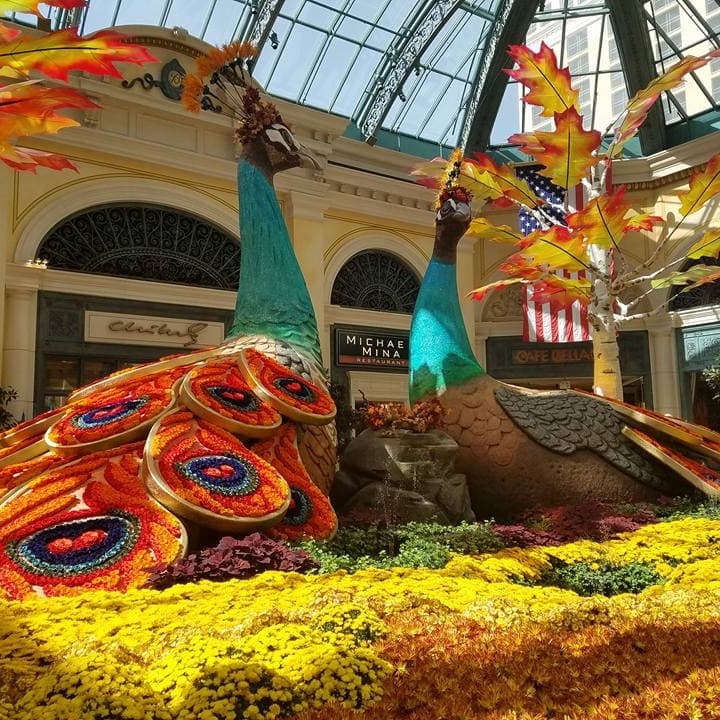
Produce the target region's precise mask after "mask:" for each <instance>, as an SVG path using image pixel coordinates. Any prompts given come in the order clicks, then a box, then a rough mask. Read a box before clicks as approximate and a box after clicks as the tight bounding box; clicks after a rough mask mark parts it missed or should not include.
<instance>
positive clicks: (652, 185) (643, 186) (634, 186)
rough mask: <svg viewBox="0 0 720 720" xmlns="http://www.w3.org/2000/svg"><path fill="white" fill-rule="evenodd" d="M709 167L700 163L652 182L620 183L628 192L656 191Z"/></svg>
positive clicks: (654, 179)
mask: <svg viewBox="0 0 720 720" xmlns="http://www.w3.org/2000/svg"><path fill="white" fill-rule="evenodd" d="M705 167H707V163H706V162H705V163H700V164H699V165H693V166H692V167H689V168H685V169H683V170H678V171H677V172H674V173H671V174H670V175H663V176H661V177H654V178H652V180H639V181H638V182H628V183H619V184H621V185H624V186H625V187H626V188H627V189H628V190H655V189H657V188H660V187H662V186H663V185H672V184H673V183H676V182H677V181H678V180H684V179H685V178H689V177H690V176H691V175H692V174H693V173H695V172H698V171H702V170H704V169H705Z"/></svg>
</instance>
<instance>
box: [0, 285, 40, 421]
mask: <svg viewBox="0 0 720 720" xmlns="http://www.w3.org/2000/svg"><path fill="white" fill-rule="evenodd" d="M36 325H37V290H36V289H35V288H13V287H7V288H6V289H5V327H4V342H3V352H2V359H3V363H2V381H1V382H0V384H1V385H2V386H3V387H12V388H14V389H15V391H16V392H17V395H18V397H17V400H14V401H13V402H12V403H11V404H10V405H8V410H10V412H11V413H12V414H13V415H14V416H15V418H16V419H17V420H20V419H21V418H22V417H23V416H24V417H25V419H26V420H27V419H29V418H31V417H32V416H33V415H34V414H35V412H34V408H33V400H34V396H35V337H36Z"/></svg>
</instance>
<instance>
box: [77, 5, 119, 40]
mask: <svg viewBox="0 0 720 720" xmlns="http://www.w3.org/2000/svg"><path fill="white" fill-rule="evenodd" d="M119 2H120V0H102V2H98V1H97V0H93V1H92V2H91V3H90V4H89V5H88V8H87V10H86V11H85V20H84V22H83V28H82V30H83V33H91V32H95V30H100V29H101V28H106V27H109V26H110V25H111V24H112V21H113V17H115V9H116V8H117V6H118V4H119Z"/></svg>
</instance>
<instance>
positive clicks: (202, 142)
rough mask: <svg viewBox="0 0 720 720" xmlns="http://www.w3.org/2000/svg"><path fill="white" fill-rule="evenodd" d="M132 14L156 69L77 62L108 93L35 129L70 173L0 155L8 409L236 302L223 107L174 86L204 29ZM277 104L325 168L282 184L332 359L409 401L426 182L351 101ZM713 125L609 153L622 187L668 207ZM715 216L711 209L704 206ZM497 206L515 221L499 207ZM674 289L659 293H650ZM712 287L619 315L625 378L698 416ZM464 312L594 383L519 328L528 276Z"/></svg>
mask: <svg viewBox="0 0 720 720" xmlns="http://www.w3.org/2000/svg"><path fill="white" fill-rule="evenodd" d="M123 30H124V31H125V32H127V33H128V34H130V35H131V36H133V37H134V38H136V40H138V41H139V42H143V43H145V44H147V45H149V46H150V47H151V50H152V52H153V53H154V54H155V55H156V57H157V58H158V60H159V62H158V63H157V64H155V65H152V66H148V67H147V68H143V72H148V73H150V74H151V75H152V76H153V78H155V82H154V83H149V82H147V80H146V82H141V81H140V78H138V80H137V81H136V80H135V76H134V75H133V73H132V72H128V73H127V75H126V80H125V82H124V83H120V82H119V81H117V80H114V79H106V80H102V81H101V80H96V79H90V78H86V77H80V78H78V79H77V84H78V85H79V87H81V89H82V90H83V91H84V92H86V93H87V94H89V95H90V96H91V97H93V98H94V99H96V100H97V101H98V103H99V104H100V105H101V106H102V109H100V110H91V111H87V112H85V113H84V114H83V115H82V116H81V117H78V119H79V120H80V121H81V127H79V128H76V129H71V130H67V131H64V132H62V133H60V134H59V135H57V136H54V137H46V138H42V139H38V140H36V141H34V143H33V146H34V147H38V148H41V149H48V150H53V151H56V152H62V153H64V154H66V155H67V156H69V157H70V158H71V159H72V160H73V162H74V163H75V164H76V165H77V167H78V173H72V172H69V171H65V172H51V171H47V170H43V169H40V170H39V171H38V173H37V175H32V174H30V173H19V172H14V171H12V170H10V169H9V168H7V167H5V166H0V188H1V191H0V244H1V246H2V248H3V250H4V262H3V263H2V264H0V297H3V298H4V302H3V304H2V311H1V312H0V325H1V327H2V332H0V348H1V349H2V353H1V356H0V357H1V362H2V374H1V376H0V377H1V380H0V384H1V385H2V386H3V387H7V386H11V387H13V388H14V389H15V390H16V391H17V393H18V398H17V400H16V401H14V402H13V403H12V405H11V407H10V409H11V410H12V412H13V413H14V414H15V416H16V417H18V418H21V417H23V416H24V417H29V416H31V415H33V414H35V413H38V412H41V411H43V410H44V409H47V408H49V407H54V406H56V405H57V404H59V403H61V402H62V400H63V398H64V397H65V396H66V395H67V394H68V393H69V392H70V390H72V389H73V388H74V387H77V386H78V385H80V384H83V383H86V382H89V381H91V380H93V379H95V378H96V377H98V376H100V375H104V374H106V373H108V372H112V371H114V370H116V369H119V368H122V367H125V366H127V365H130V364H135V363H140V362H147V361H149V360H152V359H154V358H156V357H159V356H162V355H167V354H171V353H175V352H180V351H183V350H184V349H189V348H198V347H201V346H203V345H211V344H215V343H218V342H219V341H221V340H222V338H223V336H224V333H225V331H226V329H227V327H228V323H229V321H230V319H231V317H232V311H233V308H234V283H235V285H236V283H237V262H238V261H239V254H240V253H241V252H242V238H238V229H237V196H236V181H235V162H234V148H233V146H232V142H231V132H230V128H229V126H228V124H227V123H226V122H224V121H223V120H221V119H219V118H217V117H211V116H209V114H201V115H197V116H195V115H191V114H189V113H187V112H186V111H185V110H184V109H183V108H182V106H181V105H180V103H179V102H178V100H177V93H176V89H177V83H178V79H180V82H181V76H182V73H183V72H184V71H186V70H188V69H190V67H191V66H192V63H193V60H194V57H195V56H197V54H198V53H199V52H202V51H203V50H206V49H207V47H208V46H206V45H205V44H204V43H203V42H202V41H200V40H197V39H194V38H192V37H190V36H187V35H186V34H184V33H182V32H180V31H177V30H171V29H166V28H160V27H141V26H136V27H127V28H123ZM138 75H139V73H138ZM173 88H175V91H174V90H173ZM277 104H278V107H279V109H280V112H281V114H282V115H283V117H284V118H285V119H286V120H287V121H288V122H289V123H290V124H291V126H292V127H293V130H294V131H295V133H296V134H297V136H298V138H299V139H300V141H301V142H302V143H303V144H305V145H306V146H307V147H309V148H310V149H311V150H312V151H313V152H314V153H315V155H316V156H317V157H318V158H320V160H321V169H320V170H319V171H317V172H314V173H312V172H310V171H305V170H294V171H290V172H287V173H284V174H282V175H281V176H278V178H277V179H276V189H277V192H278V195H279V198H280V202H281V205H282V208H283V212H284V214H285V218H286V221H287V224H288V227H289V230H290V235H291V238H292V240H293V243H294V247H295V250H296V254H297V256H298V259H299V262H300V265H301V268H302V269H303V272H304V274H305V277H306V281H307V284H308V288H309V290H310V294H311V297H312V300H313V303H314V306H315V311H316V314H317V319H318V325H319V328H320V333H321V338H322V343H323V356H324V360H325V365H326V367H327V369H328V371H329V373H330V374H331V377H332V378H333V380H334V381H335V382H336V383H337V384H338V385H339V386H340V387H341V390H342V392H343V393H344V394H345V397H346V398H347V400H348V402H350V403H354V402H357V401H359V400H361V399H363V398H367V399H368V400H405V399H406V397H407V387H406V380H405V375H404V373H405V370H404V368H405V367H406V361H407V337H408V330H409V326H410V318H411V311H412V304H413V301H414V294H415V293H416V292H417V287H418V284H419V282H420V279H421V277H422V274H423V272H424V269H425V267H426V264H427V262H428V259H429V256H430V253H431V249H432V242H433V217H434V214H433V204H434V196H433V192H432V191H430V190H427V189H426V188H423V187H421V186H418V185H416V184H414V183H413V182H412V181H411V179H410V178H409V176H408V169H409V168H410V167H411V166H412V165H413V164H414V163H416V162H417V158H415V157H413V156H411V155H406V154H403V153H400V152H396V151H393V150H388V149H385V148H382V147H371V146H369V145H367V144H365V143H363V142H361V141H359V140H354V139H351V138H349V137H346V136H344V135H343V133H344V132H345V130H346V127H347V124H348V121H347V120H346V119H344V118H341V117H338V116H335V115H331V114H328V113H324V112H320V111H317V110H312V109H309V108H307V107H301V106H299V105H295V104H293V103H288V102H283V101H278V103H277ZM718 137H720V136H719V135H718V134H717V133H715V134H711V135H706V136H704V137H702V138H700V139H697V140H693V141H692V142H689V143H685V144H683V145H679V146H676V147H674V148H672V149H671V150H667V151H663V152H662V153H658V154H656V155H653V156H650V157H648V158H639V159H633V160H628V161H623V162H618V163H616V166H615V168H614V182H616V183H623V184H626V185H627V186H628V188H629V196H630V199H631V201H632V204H633V207H634V208H636V209H637V210H638V211H642V210H647V209H650V208H653V207H654V208H656V209H657V210H658V212H659V214H664V213H665V212H667V211H672V210H673V207H674V203H676V202H677V200H676V199H675V197H674V193H676V192H677V191H678V190H679V189H682V187H683V186H684V185H686V184H687V181H688V177H689V174H690V172H691V171H692V169H693V168H697V167H698V166H700V165H702V163H703V162H705V161H706V160H707V158H708V157H709V156H710V154H712V153H713V152H716V151H717V150H718V147H719V145H720V141H719V140H718ZM711 215H713V216H718V215H720V211H718V209H717V208H716V207H714V206H713V209H712V211H711ZM712 219H713V218H712V217H711V216H710V215H707V216H705V215H704V216H702V217H700V218H694V217H693V218H691V219H690V221H688V223H687V224H686V226H684V227H683V228H682V231H681V232H678V233H677V234H676V235H677V237H676V238H675V240H674V243H673V246H672V250H671V252H672V253H674V254H676V256H677V257H680V256H681V255H682V254H683V252H684V250H685V249H686V248H687V247H688V246H689V245H690V244H691V242H692V241H693V239H694V238H695V236H696V234H697V232H699V231H700V230H701V229H702V227H705V226H707V225H709V224H710V222H711V220H712ZM493 220H494V221H495V222H505V223H508V224H516V222H517V219H516V218H515V217H513V216H512V215H511V214H509V213H505V214H502V213H498V214H496V216H494V217H493ZM716 220H720V217H716ZM651 242H652V241H646V240H644V239H641V238H638V239H636V241H635V242H634V244H633V245H632V247H631V253H632V255H633V256H634V257H637V258H644V257H646V256H647V255H648V254H649V252H650V251H651ZM506 251H507V248H506V246H502V245H493V244H490V243H482V242H477V243H473V242H472V241H471V240H469V239H466V240H464V241H463V244H462V246H461V249H460V258H459V263H458V273H459V277H458V280H459V288H460V292H461V294H464V293H467V292H469V291H470V290H471V289H472V288H474V287H477V286H479V285H482V284H484V283H486V282H489V281H491V280H493V279H496V278H497V277H499V274H498V266H499V264H500V263H501V262H502V260H503V259H504V257H505V255H506ZM666 299H667V294H666V293H665V291H662V292H657V293H655V294H654V295H651V296H649V297H648V298H647V300H646V309H648V310H650V309H653V308H654V307H657V306H658V305H659V304H662V303H663V302H664V301H665V300H666ZM715 299H716V298H715V296H712V295H711V296H708V297H705V298H700V299H699V300H698V306H691V307H683V308H682V309H679V310H677V311H674V312H665V311H662V312H658V313H657V314H656V315H654V316H653V317H651V318H649V319H648V320H645V321H640V322H638V323H636V324H635V325H634V326H633V327H632V328H630V329H629V332H628V333H627V334H626V335H625V336H624V337H623V339H622V340H621V346H622V347H623V360H624V363H625V365H624V375H625V376H626V379H627V381H628V393H629V397H631V398H632V399H633V400H635V401H636V402H644V403H646V404H648V405H651V406H653V407H654V408H655V409H656V410H659V411H661V412H667V413H672V414H682V415H684V416H685V417H692V415H693V412H694V411H693V392H694V391H695V390H696V387H697V377H698V373H699V371H700V370H701V369H702V368H703V367H706V366H707V365H708V364H712V363H713V362H714V361H715V358H716V356H717V355H720V309H718V306H716V305H714V304H713V302H714V300H715ZM463 312H464V317H465V321H466V325H467V327H468V330H469V332H470V336H471V337H473V338H475V343H476V352H477V355H478V357H479V358H480V360H481V362H483V363H484V364H485V365H486V366H487V367H488V369H489V371H490V372H491V373H493V374H495V375H496V376H498V377H501V378H508V379H512V381H514V382H520V383H526V384H530V385H535V386H545V387H547V386H576V385H580V386H586V387H587V386H588V385H589V382H590V379H591V376H592V365H591V362H590V358H589V357H588V350H587V347H585V346H546V345H542V346H537V345H536V346H532V347H530V346H527V345H525V344H523V343H522V341H521V339H520V336H521V327H522V321H521V304H520V298H519V294H513V293H512V292H506V293H505V294H503V295H498V294H495V295H491V296H490V297H488V298H487V299H486V300H485V301H484V302H483V303H482V304H473V303H472V302H471V301H470V300H467V301H466V302H465V303H463ZM695 411H696V412H697V411H698V408H697V407H696V408H695Z"/></svg>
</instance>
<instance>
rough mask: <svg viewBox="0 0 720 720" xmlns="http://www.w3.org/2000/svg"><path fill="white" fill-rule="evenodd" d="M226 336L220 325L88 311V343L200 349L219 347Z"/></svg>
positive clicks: (86, 336) (86, 329)
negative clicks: (209, 346) (208, 346)
mask: <svg viewBox="0 0 720 720" xmlns="http://www.w3.org/2000/svg"><path fill="white" fill-rule="evenodd" d="M224 337H225V326H224V325H223V323H221V322H205V321H199V320H183V319H179V318H162V317H146V316H143V315H127V314H125V313H107V312H97V311H93V310H88V311H86V312H85V342H99V343H122V344H123V345H158V346H162V347H177V348H198V347H204V346H207V345H218V344H220V343H221V342H222V341H223V338H224Z"/></svg>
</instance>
